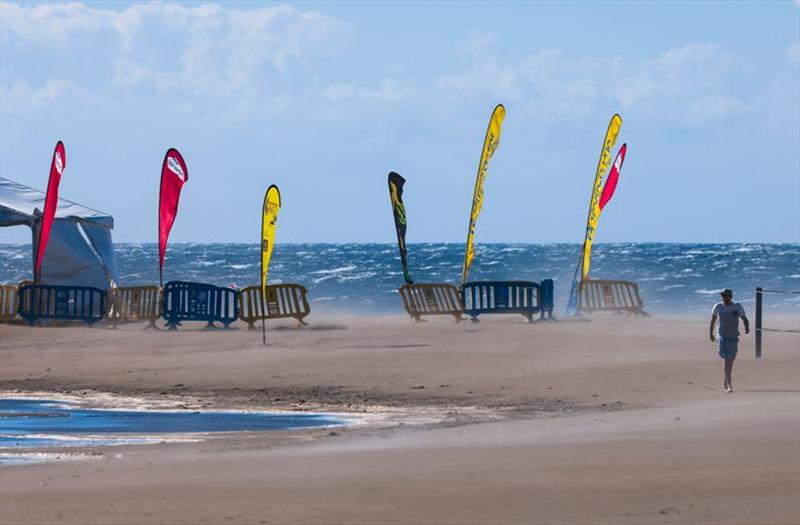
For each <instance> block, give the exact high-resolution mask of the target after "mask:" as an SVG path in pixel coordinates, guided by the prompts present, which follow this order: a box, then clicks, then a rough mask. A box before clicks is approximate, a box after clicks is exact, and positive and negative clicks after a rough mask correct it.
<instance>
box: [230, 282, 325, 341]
mask: <svg viewBox="0 0 800 525" xmlns="http://www.w3.org/2000/svg"><path fill="white" fill-rule="evenodd" d="M266 290H267V295H266V298H265V301H264V303H262V302H261V286H248V287H246V288H242V290H241V291H240V292H239V318H240V319H241V320H242V321H244V322H245V323H247V326H248V328H249V329H250V330H253V329H254V328H255V322H256V321H258V320H260V319H266V320H270V319H284V318H289V317H291V318H294V319H297V322H298V323H300V326H305V325H307V323H306V322H305V321H303V319H304V318H305V317H306V316H307V315H308V314H310V313H311V307H310V306H309V305H308V299H307V298H306V289H305V288H304V287H303V286H300V285H299V284H270V285H267V288H266ZM262 304H264V306H266V310H267V315H266V316H265V315H264V311H263V309H262V306H261V305H262Z"/></svg>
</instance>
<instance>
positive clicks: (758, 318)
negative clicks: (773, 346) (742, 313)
mask: <svg viewBox="0 0 800 525" xmlns="http://www.w3.org/2000/svg"><path fill="white" fill-rule="evenodd" d="M762 295H763V292H762V288H761V287H760V286H759V287H758V288H756V334H755V335H756V359H761V306H762V305H761V301H762Z"/></svg>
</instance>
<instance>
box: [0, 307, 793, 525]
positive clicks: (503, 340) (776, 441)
mask: <svg viewBox="0 0 800 525" xmlns="http://www.w3.org/2000/svg"><path fill="white" fill-rule="evenodd" d="M792 322H794V323H796V320H794V321H792ZM313 324H314V326H312V327H310V328H304V329H301V330H296V329H294V328H291V327H290V326H291V325H290V324H287V325H285V326H280V325H279V326H275V325H272V326H271V329H270V330H269V332H268V339H269V341H270V342H271V346H269V347H263V346H262V345H261V334H260V333H258V332H248V331H246V330H243V329H240V330H232V331H222V330H218V331H205V330H199V329H192V328H189V329H185V330H181V331H178V332H172V333H170V332H164V331H153V330H142V329H141V325H130V326H126V327H123V328H120V329H117V330H111V329H103V328H95V329H87V328H34V329H31V328H27V327H22V326H9V325H2V326H0V390H3V391H5V392H6V393H9V392H13V391H19V392H44V393H48V395H50V396H51V397H57V396H59V395H63V396H75V397H78V398H82V399H88V400H95V401H97V400H102V399H103V398H102V397H101V396H107V395H109V394H110V395H114V396H121V397H124V398H126V399H127V402H130V398H134V399H137V400H140V402H144V403H152V404H154V405H158V404H167V405H169V406H177V407H185V408H189V409H194V408H209V409H210V408H258V409H264V410H269V409H273V408H277V409H284V410H325V411H330V412H343V413H350V414H357V415H360V416H362V419H361V422H360V423H359V424H356V425H353V426H352V427H349V428H346V429H340V430H336V431H330V429H327V430H316V431H310V432H276V433H269V434H267V433H239V434H230V435H226V436H224V437H216V438H212V439H209V440H206V441H201V442H194V443H171V444H161V445H146V446H122V447H114V448H113V449H92V450H87V451H84V452H94V453H95V454H96V457H95V458H94V459H89V460H85V461H70V462H54V463H46V464H36V465H26V466H9V467H3V468H2V469H1V470H0V522H2V523H3V524H12V523H76V524H78V523H80V524H84V523H85V524H90V523H126V524H127V523H454V524H455V523H459V524H460V523H476V524H484V523H548V524H549V523H563V524H594V523H608V524H612V523H636V524H639V523H742V524H754V523H764V524H783V523H785V524H797V523H800V498H798V494H800V336H798V335H797V334H767V335H766V336H765V350H764V357H763V358H762V359H761V360H755V359H754V357H753V336H752V335H749V336H743V339H742V343H741V344H740V352H739V359H738V360H737V363H736V366H735V368H734V376H733V387H734V393H732V394H726V393H725V392H724V391H723V389H722V363H721V361H720V360H719V358H718V357H717V356H716V352H715V348H714V346H713V345H712V344H711V343H710V342H709V341H708V339H707V332H708V325H707V319H696V320H678V319H630V318H621V317H609V318H602V317H601V318H597V319H595V320H594V321H593V322H591V323H567V322H560V323H536V324H533V325H528V324H525V323H524V322H523V321H522V318H521V317H499V318H491V317H487V318H486V319H485V320H483V321H482V322H481V323H479V324H469V323H462V324H461V325H456V324H454V323H453V322H452V321H451V320H446V319H436V320H433V321H431V322H428V323H422V324H413V323H411V322H410V321H408V320H407V319H403V318H400V317H396V318H395V317H387V318H378V317H375V318H362V319H351V318H342V319H319V318H318V319H315V320H313ZM197 328H199V326H198V327H197ZM99 454H102V455H99Z"/></svg>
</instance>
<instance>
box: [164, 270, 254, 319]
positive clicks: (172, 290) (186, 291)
mask: <svg viewBox="0 0 800 525" xmlns="http://www.w3.org/2000/svg"><path fill="white" fill-rule="evenodd" d="M237 295H238V292H237V291H236V290H235V289H233V288H224V287H221V286H214V285H211V284H204V283H190V282H186V281H170V282H168V283H167V284H165V285H164V301H163V311H162V316H163V317H164V320H165V321H166V322H167V327H169V329H170V330H175V329H176V328H177V327H178V326H180V324H181V321H206V322H207V323H208V326H209V327H213V326H214V322H217V321H218V322H220V323H222V324H223V325H224V326H225V328H228V326H229V325H230V324H231V323H232V322H234V321H236V319H237V318H238V317H239V301H238V298H237Z"/></svg>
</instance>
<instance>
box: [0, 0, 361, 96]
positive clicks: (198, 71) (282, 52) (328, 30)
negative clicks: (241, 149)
mask: <svg viewBox="0 0 800 525" xmlns="http://www.w3.org/2000/svg"><path fill="white" fill-rule="evenodd" d="M0 9H1V10H2V17H0V34H1V35H2V41H3V44H4V46H12V45H15V46H18V45H20V44H25V45H27V46H31V45H32V46H39V48H44V49H45V51H46V50H50V51H51V52H52V54H55V55H56V58H55V59H54V62H58V59H59V58H60V57H59V56H58V53H64V52H65V51H67V50H68V51H70V53H69V56H71V57H75V56H80V55H86V56H91V57H92V60H96V61H97V64H95V65H96V68H95V69H96V72H95V71H92V73H95V74H97V75H102V74H105V75H106V77H104V78H103V77H101V78H94V79H91V80H83V79H80V78H78V77H77V75H76V77H75V78H73V82H75V83H80V82H87V83H91V84H92V88H93V89H94V90H98V91H106V93H107V94H108V93H114V94H115V95H116V94H117V93H118V92H119V91H120V90H122V91H123V92H126V91H127V92H129V93H131V92H136V91H140V92H144V93H151V92H158V93H160V94H163V95H165V96H173V97H179V98H180V99H181V101H182V102H188V101H189V100H190V99H192V98H197V99H207V98H208V97H209V96H217V97H231V98H240V97H247V96H248V94H249V93H252V92H256V91H257V92H261V93H266V92H271V93H278V92H280V91H281V90H283V89H288V88H290V87H292V84H293V83H296V82H297V79H298V78H299V79H303V80H305V79H306V77H309V76H311V77H312V78H313V64H314V62H315V60H318V59H321V58H324V57H326V56H329V55H330V54H331V53H332V52H335V51H336V50H337V49H341V48H342V45H343V43H344V42H346V41H347V39H348V35H349V31H348V28H347V26H346V24H344V23H343V22H341V21H340V20H338V19H335V18H333V17H330V16H327V15H325V14H322V13H320V12H317V11H303V10H300V9H298V8H295V7H292V6H288V5H274V6H268V7H258V8H253V9H228V8H225V7H222V6H220V5H215V4H207V5H190V6H184V5H178V4H170V3H160V2H154V3H147V4H139V5H134V6H131V7H128V8H126V9H124V10H111V9H94V8H91V7H88V6H86V5H84V4H81V3H72V4H57V5H47V4H46V5H36V6H26V5H18V4H13V3H9V2H2V4H0ZM109 46H110V47H111V49H105V48H106V47H109ZM9 53H10V52H9V51H6V52H5V54H6V56H10V55H9ZM65 56H67V55H65ZM12 65H13V64H12ZM108 72H110V74H109V73H108ZM4 81H5V82H8V79H4ZM6 90H7V91H10V90H11V88H6Z"/></svg>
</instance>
